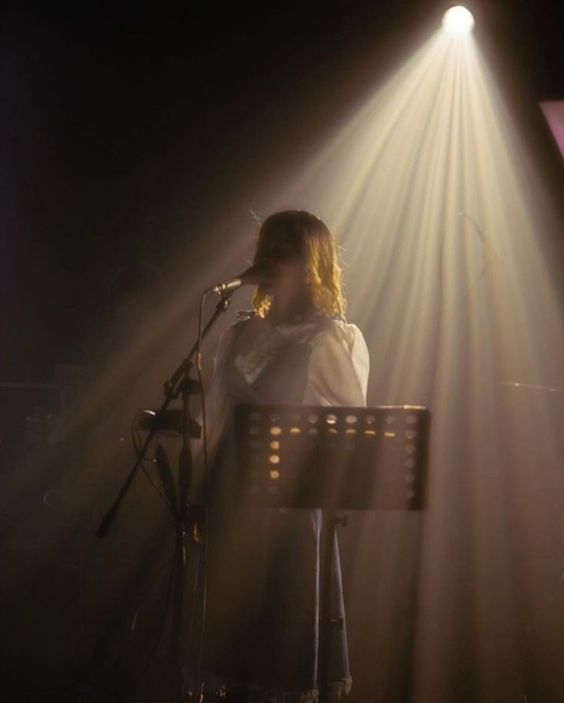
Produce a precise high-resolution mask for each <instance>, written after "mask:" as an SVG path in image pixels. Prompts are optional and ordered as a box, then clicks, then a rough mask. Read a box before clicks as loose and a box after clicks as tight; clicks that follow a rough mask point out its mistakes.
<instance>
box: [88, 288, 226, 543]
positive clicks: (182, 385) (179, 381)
mask: <svg viewBox="0 0 564 703" xmlns="http://www.w3.org/2000/svg"><path fill="white" fill-rule="evenodd" d="M233 292H234V291H226V292H225V293H224V294H223V295H222V296H221V298H220V300H219V301H218V303H217V305H216V307H215V311H214V313H213V315H212V316H211V317H210V319H209V320H208V322H207V324H206V326H205V327H204V328H203V330H202V333H201V335H198V340H196V342H195V343H194V345H193V346H192V348H191V349H190V352H189V354H188V356H187V357H186V358H185V359H184V360H183V361H182V363H181V364H180V365H179V366H178V368H177V369H176V371H175V372H174V373H173V374H172V376H171V377H170V379H169V380H168V381H166V382H165V383H164V395H165V397H164V400H163V403H162V405H161V407H160V408H159V409H158V411H157V414H156V418H155V422H154V423H153V426H152V427H151V429H150V431H149V432H148V434H147V436H146V438H145V441H144V442H143V445H142V447H141V449H140V450H139V454H138V456H137V460H136V461H135V464H134V465H133V467H132V469H131V471H130V472H129V475H128V476H127V478H126V479H125V482H124V484H123V486H122V487H121V489H120V491H119V493H118V495H117V497H116V499H115V500H114V502H113V503H112V505H111V506H110V507H109V508H108V510H107V512H106V514H105V515H104V517H103V519H102V521H101V522H100V524H99V526H98V529H97V530H96V537H98V538H99V539H102V538H104V537H105V536H106V535H107V534H108V532H109V531H110V528H111V526H112V525H113V523H114V520H115V518H116V515H117V513H118V510H119V508H120V505H121V503H122V501H123V499H124V498H125V496H126V495H127V493H128V491H129V488H130V486H131V484H132V483H133V479H134V478H135V476H136V475H137V472H138V470H139V467H140V466H141V464H142V463H143V460H144V459H145V455H146V454H147V451H148V449H149V446H150V445H151V442H152V441H153V438H154V437H155V435H156V433H157V428H158V425H159V422H158V420H159V419H160V416H161V415H162V414H164V412H165V411H166V410H167V408H168V406H169V405H170V403H171V402H172V401H173V400H175V399H176V398H178V396H179V395H180V393H183V395H184V396H185V397H184V399H185V400H186V395H187V394H186V391H187V389H188V390H189V386H190V378H189V375H190V369H191V367H192V363H193V359H194V356H195V354H196V352H198V351H199V345H200V343H201V341H202V340H203V339H204V338H205V337H206V335H207V334H208V332H209V331H210V329H211V328H212V327H213V325H214V323H215V321H216V320H217V319H218V317H220V315H221V314H222V313H224V312H225V311H226V310H227V308H228V307H229V303H230V302H231V296H232V294H233ZM186 415H187V413H186V409H184V420H185V421H184V425H185V427H184V432H183V435H184V442H185V443H186V444H184V446H183V450H184V451H186V447H187V441H188V439H187V437H186V434H187V432H188V427H189V425H188V423H187V422H186ZM190 464H191V462H190ZM190 478H191V477H190V476H186V477H184V481H185V482H186V484H187V485H186V486H185V491H186V492H187V490H188V488H189V484H190ZM172 507H174V506H172ZM179 507H180V510H181V511H182V510H183V508H182V506H179Z"/></svg>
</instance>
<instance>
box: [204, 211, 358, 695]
mask: <svg viewBox="0 0 564 703" xmlns="http://www.w3.org/2000/svg"><path fill="white" fill-rule="evenodd" d="M254 265H255V266H257V267H258V269H259V270H262V271H265V272H266V273H265V275H264V277H263V278H262V279H261V282H260V284H259V285H258V287H257V290H256V293H255V297H254V308H255V309H254V311H253V312H252V313H251V314H248V315H246V316H245V319H241V320H240V321H239V322H237V323H236V324H235V325H233V326H232V327H231V328H230V329H229V330H228V331H227V332H226V334H225V335H224V338H223V340H222V343H221V345H220V350H219V353H218V357H217V361H216V370H215V375H214V380H213V382H212V387H211V389H210V393H209V395H208V412H209V420H210V422H209V424H210V426H211V427H210V430H211V431H210V445H212V446H218V449H217V451H214V454H215V457H214V460H213V462H212V472H211V473H212V475H211V485H212V488H211V510H210V520H209V530H208V533H209V549H208V552H209V563H208V589H207V590H208V606H207V611H208V617H207V627H206V654H205V664H204V671H205V672H206V675H205V677H204V678H205V680H206V685H207V688H208V690H210V689H211V690H214V689H217V688H218V687H220V688H221V687H223V686H225V687H226V689H227V691H228V697H229V692H231V695H232V697H233V698H240V699H243V700H254V701H263V700H264V701H266V700H272V699H276V700H284V701H292V702H293V701H296V702H297V701H307V700H313V699H315V698H316V696H317V691H316V689H317V671H316V661H317V651H318V633H319V612H318V610H319V608H318V605H319V535H320V522H321V517H320V514H319V512H318V511H305V510H303V511H298V510H288V511H281V510H280V511H277V510H267V509H265V510H252V511H250V510H248V509H246V510H242V509H238V508H237V507H235V506H234V504H233V501H232V497H233V495H234V476H235V466H234V460H233V456H234V451H233V450H234V447H233V434H232V432H231V428H230V417H231V411H232V409H233V407H234V406H235V405H237V404H239V403H252V404H290V405H291V404H303V405H325V406H327V405H349V406H360V405H365V404H366V386H367V379H368V351H367V348H366V344H365V342H364V339H363V337H362V334H361V332H360V330H359V329H358V328H357V327H355V326H354V325H350V324H347V323H346V322H345V321H344V319H343V314H344V306H345V303H344V298H343V294H342V289H341V269H340V265H339V262H338V257H337V250H336V244H335V240H334V237H333V236H332V234H331V233H330V232H329V230H328V229H327V227H326V226H325V225H324V224H323V222H322V221H321V220H319V219H318V218H317V217H315V216H314V215H311V214H310V213H308V212H303V211H286V212H279V213H276V214H274V215H272V216H270V217H269V218H268V219H267V220H266V221H265V222H264V224H263V225H262V227H261V229H260V232H259V236H258V243H257V248H256V253H255V259H254ZM214 438H215V439H214ZM336 548H337V547H336ZM332 606H333V611H334V614H335V616H336V617H342V618H343V619H344V611H343V599H342V586H341V579H340V565H339V560H338V551H337V552H336V569H335V573H334V587H333V603H332ZM333 640H334V641H333V642H332V643H331V648H330V676H331V682H332V689H333V690H334V691H335V693H337V694H339V693H342V692H346V691H348V690H349V688H350V673H349V667H348V653H347V643H346V628H344V627H343V628H342V630H341V631H340V632H339V633H338V635H337V636H335V637H334V638H333Z"/></svg>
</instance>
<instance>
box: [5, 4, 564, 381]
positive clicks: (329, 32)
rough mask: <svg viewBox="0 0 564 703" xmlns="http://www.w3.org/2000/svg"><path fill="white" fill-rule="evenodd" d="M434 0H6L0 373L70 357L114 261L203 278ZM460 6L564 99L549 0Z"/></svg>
mask: <svg viewBox="0 0 564 703" xmlns="http://www.w3.org/2000/svg"><path fill="white" fill-rule="evenodd" d="M448 6H449V4H448V3H442V2H436V1H433V2H431V1H430V0H417V1H411V2H408V1H403V2H402V1H400V0H394V1H393V2H388V1H379V2H373V1H371V2H367V1H366V0H364V1H360V0H353V1H352V2H347V3H332V4H331V3H321V2H311V1H309V2H308V1H306V2H303V1H302V2H295V3H294V2H269V3H265V4H262V5H257V6H256V7H253V6H251V5H246V4H244V3H230V4H227V5H225V6H223V5H220V4H216V3H209V4H200V3H178V4H154V5H152V6H151V7H148V8H144V7H142V6H141V5H140V4H134V3H131V4H130V5H120V4H113V3H96V4H90V3H75V4H72V5H71V4H69V5H62V4H60V3H36V4H34V3H29V2H25V1H24V2H14V3H7V4H4V9H3V11H2V17H1V26H2V44H1V54H0V72H1V73H0V75H1V84H0V91H1V105H2V107H1V115H0V139H1V155H2V156H1V161H0V187H1V191H0V192H1V195H0V237H1V240H0V241H1V244H0V246H1V248H0V267H1V268H0V295H1V310H2V328H3V330H2V334H3V339H2V341H1V348H2V354H1V361H0V380H3V381H27V382H29V381H45V380H50V379H52V378H53V373H54V371H53V369H54V365H55V364H56V363H57V362H61V361H64V362H81V361H84V360H85V357H88V345H89V343H90V339H91V335H92V331H93V330H95V329H96V326H97V325H98V324H99V322H100V318H101V315H102V312H103V308H104V305H106V303H107V296H108V288H109V284H110V281H111V280H112V277H113V276H115V274H116V272H117V271H119V270H120V268H122V267H123V266H125V265H128V264H131V263H132V262H135V261H148V262H152V263H153V264H155V265H157V266H158V267H159V268H160V269H161V270H162V271H163V274H164V276H165V278H166V279H167V280H168V282H169V284H170V285H171V287H172V290H173V291H174V289H175V287H177V286H180V285H181V284H183V283H185V282H186V277H189V275H190V273H191V266H193V267H195V268H196V269H198V270H201V267H202V265H205V266H206V267H208V268H209V272H210V273H209V275H210V278H211V279H214V278H216V275H215V273H214V267H213V258H212V257H211V256H210V253H211V252H210V246H211V245H210V242H212V243H221V242H223V243H224V244H225V243H227V245H228V244H229V242H228V240H227V239H226V238H228V236H229V226H228V224H227V223H229V222H230V221H233V222H234V221H236V220H237V218H240V219H241V218H242V219H243V220H244V219H245V218H247V219H248V221H249V226H251V225H252V221H251V219H250V217H249V215H248V211H249V208H251V207H252V206H253V203H254V202H255V200H256V196H257V192H258V191H259V190H260V188H261V185H262V184H264V183H265V182H267V181H268V179H270V178H273V179H275V178H276V177H282V176H284V177H285V178H286V179H289V178H291V176H292V165H293V164H295V163H297V162H298V161H299V160H300V159H301V158H303V156H304V155H305V154H307V153H310V150H311V148H312V145H313V146H315V144H316V143H318V140H320V139H322V137H323V135H329V134H331V129H332V128H333V127H334V126H335V125H336V124H337V123H338V121H339V119H342V118H343V115H345V114H347V113H349V112H350V110H351V107H352V106H354V103H355V101H356V100H359V99H360V98H362V96H363V95H364V94H365V93H366V92H367V91H368V90H370V89H372V88H373V86H374V85H377V84H378V81H379V80H382V79H384V78H385V77H386V75H388V73H389V72H391V71H393V69H394V67H395V66H397V65H398V64H399V63H401V61H402V60H404V59H405V58H406V57H408V56H409V53H410V51H411V48H412V47H414V46H417V45H418V43H420V41H422V40H423V39H424V38H425V36H427V35H428V34H430V33H431V31H432V30H433V28H434V27H436V26H437V24H438V22H439V21H440V17H441V15H442V12H443V10H444V9H445V8H446V7H448ZM470 7H471V8H472V9H473V10H474V12H475V15H476V21H477V28H476V34H477V36H478V39H479V40H481V41H482V42H483V43H484V45H486V46H487V47H488V50H489V51H490V53H491V54H492V55H493V56H494V57H495V59H496V60H497V61H498V68H499V69H500V70H501V71H503V70H504V69H505V68H507V67H511V68H512V69H514V70H513V75H517V76H518V80H519V81H520V84H521V88H522V90H523V91H524V94H525V95H526V96H527V98H526V99H530V101H531V104H532V103H533V102H536V101H538V100H541V99H547V98H558V97H560V98H562V97H564V71H563V67H564V61H563V46H564V42H562V26H561V24H560V22H559V18H558V17H557V14H556V12H557V3H552V2H534V3H533V2H507V1H506V2H501V1H497V2H494V1H492V2H482V3H473V4H472V5H470ZM261 214H265V213H261ZM189 247H193V248H192V249H191V250H190V249H189ZM180 262H182V265H180Z"/></svg>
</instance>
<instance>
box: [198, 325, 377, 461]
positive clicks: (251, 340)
mask: <svg viewBox="0 0 564 703" xmlns="http://www.w3.org/2000/svg"><path fill="white" fill-rule="evenodd" d="M293 344H295V345H303V344H306V345H308V346H309V358H308V361H307V371H306V375H305V383H304V388H303V393H302V396H301V404H302V405H324V406H339V405H341V406H342V405H344V406H357V407H358V406H365V405H366V389H367V385H368V373H369V355H368V348H367V346H366V342H365V341H364V337H363V335H362V332H361V331H360V329H359V328H358V327H357V326H356V325H353V324H348V323H346V322H344V321H342V320H336V319H329V318H327V317H321V316H319V315H314V316H310V317H309V318H306V319H301V320H298V321H296V322H291V323H283V324H278V325H272V324H271V323H270V322H268V320H265V319H264V318H261V317H258V316H251V317H248V318H247V319H245V320H243V321H239V322H237V323H235V324H234V325H232V326H231V327H230V328H228V329H227V330H226V332H225V333H224V334H223V336H222V338H221V341H220V344H219V348H218V353H217V356H216V363H215V369H214V376H213V379H212V381H211V384H210V387H209V390H208V392H207V393H206V420H207V422H206V424H207V437H208V452H209V453H210V455H212V454H213V452H214V450H215V448H216V447H217V443H218V441H219V439H220V437H221V435H222V433H223V430H224V429H225V423H226V421H227V419H228V417H229V415H230V412H231V411H232V409H233V407H234V406H235V405H236V404H237V403H256V404H261V403H272V402H276V401H275V400H273V399H272V398H270V397H265V394H264V391H263V390H262V389H261V385H260V383H257V381H260V377H261V374H262V373H263V372H265V371H267V370H268V366H269V364H270V363H271V362H273V361H275V360H276V358H277V355H278V354H279V352H282V351H283V350H284V349H287V348H288V346H291V345H293ZM230 361H232V363H229V362H230Z"/></svg>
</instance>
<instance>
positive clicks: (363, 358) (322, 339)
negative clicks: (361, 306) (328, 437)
mask: <svg viewBox="0 0 564 703" xmlns="http://www.w3.org/2000/svg"><path fill="white" fill-rule="evenodd" d="M368 372H369V356H368V348H367V346H366V342H365V341H364V337H363V336H362V332H361V331H360V330H359V329H358V327H357V326H356V325H350V324H346V323H345V322H340V321H334V322H333V324H332V325H331V327H329V328H328V329H326V330H324V331H323V332H321V333H320V334H319V335H318V336H317V337H316V338H315V340H314V341H313V346H312V350H311V355H310V359H309V366H308V380H307V384H306V387H305V391H304V395H303V400H302V403H303V404H304V405H350V406H363V405H366V389H367V385H368Z"/></svg>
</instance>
